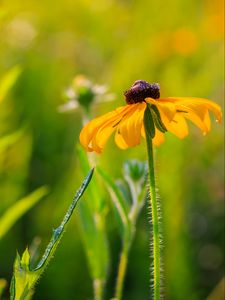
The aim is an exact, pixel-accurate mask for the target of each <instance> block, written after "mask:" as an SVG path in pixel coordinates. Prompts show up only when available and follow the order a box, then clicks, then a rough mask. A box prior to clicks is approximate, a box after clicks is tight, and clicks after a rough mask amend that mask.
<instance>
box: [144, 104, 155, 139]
mask: <svg viewBox="0 0 225 300" xmlns="http://www.w3.org/2000/svg"><path fill="white" fill-rule="evenodd" d="M144 126H145V133H146V134H148V135H149V136H150V137H151V138H152V139H153V138H154V136H155V125H154V122H153V117H152V113H151V109H150V106H149V105H147V107H146V109H145V113H144Z"/></svg>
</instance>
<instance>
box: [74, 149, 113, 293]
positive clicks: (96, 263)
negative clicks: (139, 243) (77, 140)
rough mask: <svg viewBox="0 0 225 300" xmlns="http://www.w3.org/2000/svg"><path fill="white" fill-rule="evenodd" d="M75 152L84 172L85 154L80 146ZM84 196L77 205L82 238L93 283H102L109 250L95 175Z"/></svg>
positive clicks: (87, 163) (102, 200)
mask: <svg viewBox="0 0 225 300" xmlns="http://www.w3.org/2000/svg"><path fill="white" fill-rule="evenodd" d="M77 153H78V157H79V161H80V165H81V172H82V173H85V172H86V171H87V170H88V169H89V168H90V167H89V162H88V158H87V154H86V153H85V152H84V151H83V149H82V148H81V147H80V146H79V147H78V148H77ZM86 196H87V199H86V201H85V202H82V203H81V205H80V207H79V215H80V227H81V234H82V240H83V242H84V249H85V252H86V255H87V259H88V263H89V269H90V273H91V277H92V279H93V284H94V281H96V280H97V281H98V282H99V281H100V282H102V285H104V283H105V281H106V278H107V274H108V266H109V250H108V242H107V238H106V228H105V203H104V199H103V196H102V193H101V189H100V186H99V183H98V181H97V178H96V177H95V178H93V180H92V184H91V186H90V188H89V189H88V191H87V193H86ZM94 288H95V284H94Z"/></svg>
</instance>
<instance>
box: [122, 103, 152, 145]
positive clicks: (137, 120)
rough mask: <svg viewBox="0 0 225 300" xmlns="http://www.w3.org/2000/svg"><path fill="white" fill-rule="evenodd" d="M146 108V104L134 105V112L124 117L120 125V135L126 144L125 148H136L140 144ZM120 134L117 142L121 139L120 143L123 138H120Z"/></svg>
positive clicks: (131, 111)
mask: <svg viewBox="0 0 225 300" xmlns="http://www.w3.org/2000/svg"><path fill="white" fill-rule="evenodd" d="M145 108H146V103H145V102H142V103H136V104H132V110H130V111H129V113H127V114H126V116H124V118H123V119H122V121H121V122H120V124H119V125H118V134H120V135H121V136H122V137H123V141H124V142H125V144H124V146H125V145H127V146H128V147H134V146H136V145H138V144H139V143H140V139H141V127H142V123H143V116H144V111H145ZM118 134H117V137H116V138H117V140H118V139H119V143H120V142H121V138H120V137H118ZM121 145H122V142H121Z"/></svg>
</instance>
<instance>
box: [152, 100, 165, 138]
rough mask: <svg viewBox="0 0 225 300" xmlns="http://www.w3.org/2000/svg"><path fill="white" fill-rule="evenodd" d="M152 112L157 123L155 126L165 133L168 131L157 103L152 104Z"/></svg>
mask: <svg viewBox="0 0 225 300" xmlns="http://www.w3.org/2000/svg"><path fill="white" fill-rule="evenodd" d="M150 109H151V113H152V117H153V120H154V123H155V126H156V127H157V128H158V129H159V130H160V131H161V132H163V133H165V132H166V131H167V129H166V127H165V125H164V124H163V122H162V119H161V116H160V113H159V110H158V108H157V107H156V106H155V105H151V108H150Z"/></svg>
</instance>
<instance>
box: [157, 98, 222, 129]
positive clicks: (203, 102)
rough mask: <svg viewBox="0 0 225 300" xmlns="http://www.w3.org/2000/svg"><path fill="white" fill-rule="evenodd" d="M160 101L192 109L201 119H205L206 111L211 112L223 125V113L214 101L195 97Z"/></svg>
mask: <svg viewBox="0 0 225 300" xmlns="http://www.w3.org/2000/svg"><path fill="white" fill-rule="evenodd" d="M160 101H171V102H173V103H175V105H176V106H177V105H184V106H185V107H190V108H192V109H193V110H194V111H195V112H196V113H197V114H198V115H199V117H201V116H202V118H204V115H205V110H206V109H207V110H210V111H212V112H213V114H214V115H215V117H216V120H217V121H218V122H219V123H221V120H222V111H221V108H220V106H219V105H218V104H216V103H215V102H213V101H210V100H208V99H204V98H194V97H168V98H164V99H163V98H162V99H161V98H160Z"/></svg>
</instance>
